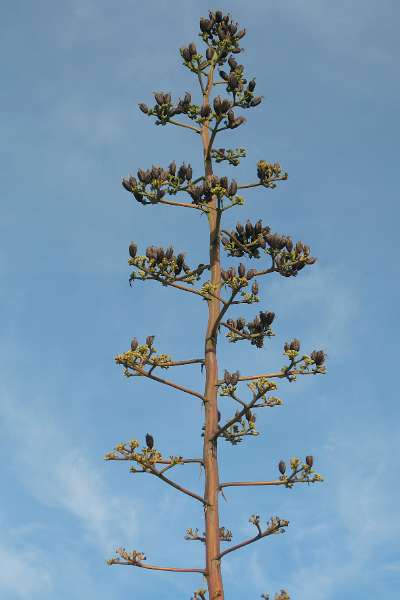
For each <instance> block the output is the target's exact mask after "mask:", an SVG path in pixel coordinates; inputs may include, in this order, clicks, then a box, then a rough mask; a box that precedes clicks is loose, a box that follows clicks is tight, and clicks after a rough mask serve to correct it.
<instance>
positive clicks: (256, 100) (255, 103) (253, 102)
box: [250, 96, 262, 106]
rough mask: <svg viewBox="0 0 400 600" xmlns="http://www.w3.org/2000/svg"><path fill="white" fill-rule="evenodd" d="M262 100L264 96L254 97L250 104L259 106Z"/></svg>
mask: <svg viewBox="0 0 400 600" xmlns="http://www.w3.org/2000/svg"><path fill="white" fill-rule="evenodd" d="M261 102H262V98H261V96H256V97H255V98H253V100H252V101H251V102H250V106H258V105H259V104H261Z"/></svg>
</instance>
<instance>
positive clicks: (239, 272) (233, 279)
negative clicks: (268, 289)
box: [221, 263, 258, 292]
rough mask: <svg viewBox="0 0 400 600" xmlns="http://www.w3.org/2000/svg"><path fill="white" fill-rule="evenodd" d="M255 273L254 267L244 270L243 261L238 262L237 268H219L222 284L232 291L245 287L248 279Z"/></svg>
mask: <svg viewBox="0 0 400 600" xmlns="http://www.w3.org/2000/svg"><path fill="white" fill-rule="evenodd" d="M255 274H256V270H255V269H248V270H246V267H245V265H244V264H243V263H240V265H239V266H238V268H237V269H236V268H235V267H229V269H227V270H224V269H221V279H222V281H223V282H224V285H226V286H228V287H230V288H231V290H232V291H237V290H240V289H241V288H245V287H247V286H248V285H249V281H250V280H251V279H253V277H254V276H255ZM255 289H256V288H255ZM257 292H258V289H257Z"/></svg>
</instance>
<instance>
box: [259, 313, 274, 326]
mask: <svg viewBox="0 0 400 600" xmlns="http://www.w3.org/2000/svg"><path fill="white" fill-rule="evenodd" d="M260 319H261V322H262V324H263V325H264V326H266V327H269V326H270V325H271V323H272V321H273V320H274V319H275V313H273V312H260Z"/></svg>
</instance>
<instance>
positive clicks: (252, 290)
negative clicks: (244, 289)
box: [251, 281, 259, 296]
mask: <svg viewBox="0 0 400 600" xmlns="http://www.w3.org/2000/svg"><path fill="white" fill-rule="evenodd" d="M258 292H259V288H258V283H257V281H255V282H254V283H253V285H252V286H251V293H252V294H253V296H257V294H258Z"/></svg>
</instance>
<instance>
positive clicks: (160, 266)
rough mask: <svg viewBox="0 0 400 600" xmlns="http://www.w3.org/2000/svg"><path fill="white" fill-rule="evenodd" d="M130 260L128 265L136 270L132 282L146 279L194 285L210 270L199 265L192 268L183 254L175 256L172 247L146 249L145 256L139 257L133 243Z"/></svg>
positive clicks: (130, 249) (132, 275)
mask: <svg viewBox="0 0 400 600" xmlns="http://www.w3.org/2000/svg"><path fill="white" fill-rule="evenodd" d="M129 255H130V259H129V261H128V263H129V264H130V265H131V266H134V267H135V268H136V270H135V271H133V272H132V273H131V276H130V279H129V280H130V282H132V281H134V280H135V279H140V280H142V281H144V280H146V279H157V280H159V281H161V283H170V282H174V281H182V282H185V283H190V284H192V283H194V282H195V281H198V280H199V279H200V278H201V276H202V274H203V272H204V271H205V270H207V269H208V268H209V266H208V265H204V264H199V265H198V266H197V267H196V268H194V269H192V268H190V267H189V266H188V265H187V264H186V262H185V255H184V254H183V253H178V254H175V250H174V248H173V247H172V246H169V247H168V248H166V249H164V248H161V247H156V246H149V247H148V248H146V254H145V256H138V254H137V245H136V244H135V242H131V243H130V245H129Z"/></svg>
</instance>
